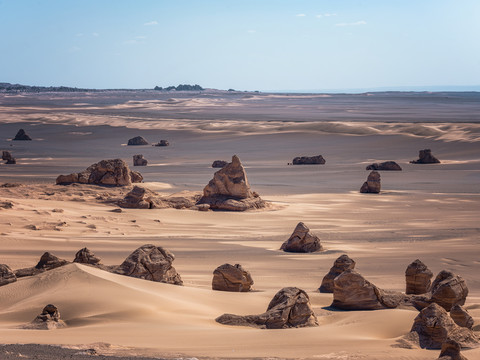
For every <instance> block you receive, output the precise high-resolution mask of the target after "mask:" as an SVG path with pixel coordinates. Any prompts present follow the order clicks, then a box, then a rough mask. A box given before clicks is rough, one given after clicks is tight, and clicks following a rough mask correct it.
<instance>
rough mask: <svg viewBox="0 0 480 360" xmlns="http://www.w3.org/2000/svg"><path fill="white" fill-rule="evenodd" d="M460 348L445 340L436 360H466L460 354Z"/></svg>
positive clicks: (452, 341) (455, 343) (449, 340)
mask: <svg viewBox="0 0 480 360" xmlns="http://www.w3.org/2000/svg"><path fill="white" fill-rule="evenodd" d="M461 349H462V347H461V346H460V344H459V343H458V342H456V341H455V340H452V339H447V340H445V342H444V343H443V344H442V350H441V351H440V356H439V357H438V360H468V359H467V358H466V357H465V356H463V355H462V354H461V353H460V350H461Z"/></svg>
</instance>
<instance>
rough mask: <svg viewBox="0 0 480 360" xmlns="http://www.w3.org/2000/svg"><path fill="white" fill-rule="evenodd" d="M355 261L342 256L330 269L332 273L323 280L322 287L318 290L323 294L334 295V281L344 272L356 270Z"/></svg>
mask: <svg viewBox="0 0 480 360" xmlns="http://www.w3.org/2000/svg"><path fill="white" fill-rule="evenodd" d="M354 268H355V261H354V260H352V259H350V257H349V256H348V255H346V254H344V255H341V256H339V257H338V258H337V260H335V262H334V263H333V266H332V267H331V268H330V271H329V272H328V274H327V275H325V277H324V278H323V280H322V285H321V286H320V288H319V289H318V290H319V291H320V292H321V293H333V288H334V283H333V280H334V279H335V278H336V277H337V276H338V275H340V274H341V273H343V272H344V271H347V270H350V269H352V270H353V269H354Z"/></svg>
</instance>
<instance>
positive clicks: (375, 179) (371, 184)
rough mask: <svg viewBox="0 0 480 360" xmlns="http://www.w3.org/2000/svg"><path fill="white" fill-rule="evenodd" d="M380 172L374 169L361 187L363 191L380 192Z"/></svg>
mask: <svg viewBox="0 0 480 360" xmlns="http://www.w3.org/2000/svg"><path fill="white" fill-rule="evenodd" d="M380 187H381V186H380V174H379V173H378V172H376V171H372V172H371V173H370V174H369V175H368V178H367V181H365V182H364V183H363V185H362V187H361V188H360V192H361V193H371V194H378V193H379V192H380Z"/></svg>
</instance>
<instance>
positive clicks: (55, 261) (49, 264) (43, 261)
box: [35, 251, 68, 271]
mask: <svg viewBox="0 0 480 360" xmlns="http://www.w3.org/2000/svg"><path fill="white" fill-rule="evenodd" d="M67 264H68V261H67V260H64V259H60V258H58V257H56V256H55V255H53V254H51V253H49V252H48V251H47V252H46V253H44V254H43V255H42V257H41V258H40V261H39V262H38V264H37V265H35V268H37V269H43V270H45V271H48V270H52V269H55V268H57V267H60V266H64V265H67Z"/></svg>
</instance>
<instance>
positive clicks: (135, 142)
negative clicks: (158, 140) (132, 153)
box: [127, 136, 148, 145]
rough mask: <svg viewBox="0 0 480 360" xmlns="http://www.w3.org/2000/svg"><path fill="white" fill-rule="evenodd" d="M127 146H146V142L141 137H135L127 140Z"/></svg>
mask: <svg viewBox="0 0 480 360" xmlns="http://www.w3.org/2000/svg"><path fill="white" fill-rule="evenodd" d="M127 145H148V141H147V140H145V139H144V138H143V137H141V136H135V137H134V138H131V139H129V140H128V144H127Z"/></svg>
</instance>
